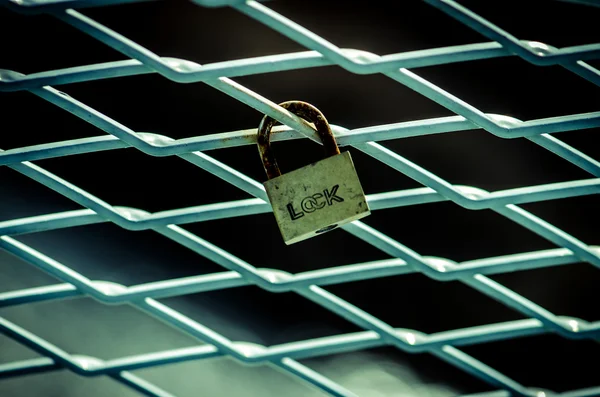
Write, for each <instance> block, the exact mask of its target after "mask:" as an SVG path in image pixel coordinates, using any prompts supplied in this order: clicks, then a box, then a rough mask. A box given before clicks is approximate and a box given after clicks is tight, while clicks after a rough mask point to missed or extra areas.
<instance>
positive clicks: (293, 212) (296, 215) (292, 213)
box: [287, 203, 304, 221]
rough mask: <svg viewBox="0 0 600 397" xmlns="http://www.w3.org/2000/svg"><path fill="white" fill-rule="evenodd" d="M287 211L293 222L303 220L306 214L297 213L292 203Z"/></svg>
mask: <svg viewBox="0 0 600 397" xmlns="http://www.w3.org/2000/svg"><path fill="white" fill-rule="evenodd" d="M287 210H288V212H289V213H290V216H291V217H292V220H293V221H295V220H296V219H298V218H302V217H303V216H304V212H296V210H295V209H294V206H293V205H292V203H289V204H288V205H287Z"/></svg>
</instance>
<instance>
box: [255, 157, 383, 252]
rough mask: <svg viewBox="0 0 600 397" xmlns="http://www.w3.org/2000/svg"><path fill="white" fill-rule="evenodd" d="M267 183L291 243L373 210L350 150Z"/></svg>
mask: <svg viewBox="0 0 600 397" xmlns="http://www.w3.org/2000/svg"><path fill="white" fill-rule="evenodd" d="M264 186H265V189H266V191H267V195H268V196H269V200H270V202H271V206H272V207H273V213H274V214H275V219H276V220H277V224H278V225H279V230H280V231H281V235H282V237H283V240H284V241H285V243H286V244H288V245H289V244H293V243H297V242H299V241H302V240H305V239H307V238H310V237H313V236H316V235H318V234H321V233H324V232H326V231H329V230H333V229H335V228H337V227H339V226H341V225H343V224H345V223H348V222H352V221H354V220H357V219H360V218H363V217H365V216H367V215H369V214H370V213H371V212H370V210H369V206H368V204H367V200H366V197H365V194H364V192H363V189H362V186H361V185H360V181H359V179H358V175H357V174H356V170H355V168H354V163H353V162H352V157H351V156H350V152H344V153H341V154H338V155H335V156H332V157H328V158H326V159H324V160H321V161H317V162H316V163H313V164H310V165H307V166H306V167H302V168H299V169H297V170H294V171H292V172H289V173H287V174H283V175H281V176H279V177H277V178H273V179H270V180H268V181H267V182H265V183H264Z"/></svg>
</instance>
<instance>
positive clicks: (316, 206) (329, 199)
mask: <svg viewBox="0 0 600 397" xmlns="http://www.w3.org/2000/svg"><path fill="white" fill-rule="evenodd" d="M339 187H340V185H334V186H333V187H332V188H331V189H324V190H323V193H320V192H319V193H315V194H313V195H310V196H306V197H304V198H303V199H302V200H301V201H300V208H301V209H302V211H299V212H296V209H295V208H294V203H293V202H292V203H289V204H288V205H287V210H288V212H289V213H290V217H291V218H292V220H293V221H295V220H297V219H299V218H302V217H303V216H304V215H305V213H306V214H311V213H313V212H315V211H316V210H320V209H323V208H325V206H330V205H333V203H334V202H338V203H341V202H343V201H344V198H343V197H341V196H338V195H337V191H338V189H339ZM323 199H324V200H323Z"/></svg>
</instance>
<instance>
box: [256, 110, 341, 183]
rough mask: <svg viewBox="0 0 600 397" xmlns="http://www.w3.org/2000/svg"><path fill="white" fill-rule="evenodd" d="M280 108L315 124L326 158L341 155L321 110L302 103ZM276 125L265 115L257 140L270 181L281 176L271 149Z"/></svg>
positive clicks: (274, 121)
mask: <svg viewBox="0 0 600 397" xmlns="http://www.w3.org/2000/svg"><path fill="white" fill-rule="evenodd" d="M279 106H281V107H283V108H284V109H287V110H289V111H290V112H292V113H294V114H295V115H297V116H300V117H302V118H303V119H305V120H307V121H311V122H312V123H314V125H315V127H316V128H317V132H318V133H319V137H320V138H321V142H322V143H323V147H324V148H325V157H326V158H327V157H331V156H335V155H336V154H340V149H339V148H338V145H337V142H336V141H335V137H334V136H333V132H332V131H331V127H329V123H328V122H327V119H326V118H325V116H323V113H321V111H320V110H319V109H317V108H316V107H314V106H313V105H311V104H310V103H307V102H302V101H287V102H283V103H280V104H279ZM275 123H277V120H275V119H274V118H272V117H270V116H267V115H265V117H263V119H262V120H261V122H260V124H259V126H258V136H257V139H256V141H257V143H258V151H259V153H260V158H261V160H262V163H263V166H264V167H265V172H266V173H267V178H268V179H273V178H276V177H278V176H280V175H281V171H280V170H279V166H278V165H277V160H275V155H274V154H273V150H272V149H271V129H272V128H273V126H274V125H275Z"/></svg>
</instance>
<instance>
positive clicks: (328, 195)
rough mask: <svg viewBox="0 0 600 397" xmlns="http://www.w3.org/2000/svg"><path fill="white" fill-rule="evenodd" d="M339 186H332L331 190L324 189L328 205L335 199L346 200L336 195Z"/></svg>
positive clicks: (338, 200)
mask: <svg viewBox="0 0 600 397" xmlns="http://www.w3.org/2000/svg"><path fill="white" fill-rule="evenodd" d="M339 187H340V185H335V186H334V187H332V188H331V192H330V191H329V190H327V189H325V190H323V193H324V194H325V199H326V200H327V205H331V204H333V202H334V201H337V202H338V203H341V202H343V201H344V199H343V198H342V197H340V196H338V195H336V193H337V191H338V188H339Z"/></svg>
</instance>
